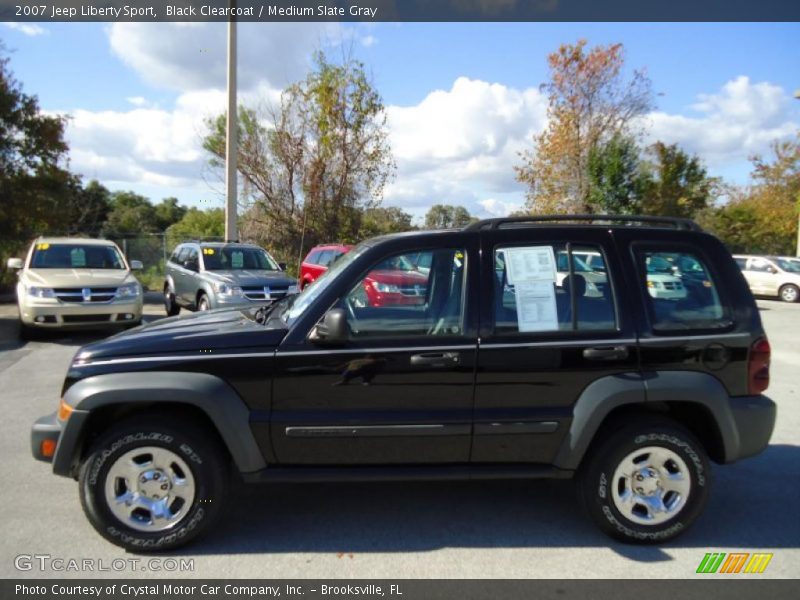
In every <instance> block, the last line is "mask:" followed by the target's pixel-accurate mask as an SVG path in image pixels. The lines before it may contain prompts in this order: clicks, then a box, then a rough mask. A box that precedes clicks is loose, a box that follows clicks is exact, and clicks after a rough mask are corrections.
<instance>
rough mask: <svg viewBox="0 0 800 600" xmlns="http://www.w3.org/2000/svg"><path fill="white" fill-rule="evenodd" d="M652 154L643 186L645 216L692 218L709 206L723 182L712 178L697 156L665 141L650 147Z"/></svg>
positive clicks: (646, 163) (646, 167) (648, 161)
mask: <svg viewBox="0 0 800 600" xmlns="http://www.w3.org/2000/svg"><path fill="white" fill-rule="evenodd" d="M648 155H649V158H650V160H647V161H646V162H645V164H644V167H645V175H644V179H643V183H642V201H641V210H642V213H643V214H647V215H660V216H669V217H689V218H691V217H694V215H695V214H696V213H698V212H699V211H701V210H703V209H705V208H706V207H707V206H708V205H709V203H710V202H711V200H712V199H713V197H714V195H715V192H716V189H717V186H718V183H719V182H718V180H717V179H714V178H712V177H709V176H708V173H707V172H706V169H705V167H704V166H703V165H702V163H701V162H700V159H699V158H698V157H697V156H690V155H689V154H687V153H686V152H684V151H683V150H682V149H681V148H679V147H678V146H677V145H676V144H672V145H667V144H664V143H663V142H656V143H655V144H653V145H652V146H650V148H649V149H648Z"/></svg>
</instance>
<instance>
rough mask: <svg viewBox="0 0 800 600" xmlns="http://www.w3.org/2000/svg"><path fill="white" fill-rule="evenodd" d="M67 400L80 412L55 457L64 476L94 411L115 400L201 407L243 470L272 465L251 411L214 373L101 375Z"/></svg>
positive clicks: (66, 426) (79, 385)
mask: <svg viewBox="0 0 800 600" xmlns="http://www.w3.org/2000/svg"><path fill="white" fill-rule="evenodd" d="M64 401H65V402H66V403H67V404H69V405H70V406H72V407H73V408H74V411H73V413H72V415H71V416H70V418H69V419H68V420H67V421H66V423H64V425H63V430H62V432H61V436H60V439H59V442H58V447H57V448H56V453H55V456H54V457H53V471H54V472H55V473H56V474H59V475H69V474H71V472H72V466H73V463H74V461H75V459H76V458H78V456H79V452H80V445H81V443H82V439H83V435H84V434H85V431H84V425H85V424H86V422H87V420H88V416H89V414H91V411H92V410H94V409H97V408H100V407H103V406H111V405H115V404H117V405H118V404H156V405H157V404H159V403H172V404H187V405H191V406H194V407H197V408H199V409H200V410H202V411H203V412H204V413H205V414H206V415H207V416H208V418H209V419H210V420H211V422H212V423H213V425H214V426H215V427H216V429H217V431H218V432H219V434H220V436H221V437H222V441H223V442H224V443H225V445H226V446H227V448H228V451H229V452H230V453H231V456H232V457H233V461H234V463H235V464H236V466H237V468H238V469H239V471H241V472H243V473H248V472H252V471H260V470H261V469H264V468H266V466H267V465H266V462H265V461H264V457H263V455H262V454H261V450H260V449H259V447H258V444H257V443H256V440H255V438H254V437H253V433H252V431H251V429H250V424H249V421H250V410H249V409H248V407H247V405H245V403H244V401H243V400H242V399H241V398H240V397H239V395H238V394H237V393H236V392H235V391H234V390H233V388H232V387H231V386H229V385H228V384H227V383H226V382H225V381H223V380H222V379H220V378H219V377H215V376H214V375H208V374H206V373H192V372H180V371H161V372H157V373H112V374H107V375H96V376H93V377H88V378H86V379H83V380H81V381H79V382H77V383H76V384H75V385H73V386H72V387H70V388H69V390H67V393H66V394H65V395H64Z"/></svg>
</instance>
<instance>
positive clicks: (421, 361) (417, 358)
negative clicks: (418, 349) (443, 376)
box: [411, 352, 461, 367]
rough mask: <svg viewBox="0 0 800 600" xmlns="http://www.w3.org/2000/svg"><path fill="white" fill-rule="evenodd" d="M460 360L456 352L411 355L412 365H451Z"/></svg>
mask: <svg viewBox="0 0 800 600" xmlns="http://www.w3.org/2000/svg"><path fill="white" fill-rule="evenodd" d="M460 360H461V355H460V354H459V353H458V352H426V353H425V354H415V355H413V356H412V357H411V366H412V367H452V366H453V365H457V364H458V363H459V361H460Z"/></svg>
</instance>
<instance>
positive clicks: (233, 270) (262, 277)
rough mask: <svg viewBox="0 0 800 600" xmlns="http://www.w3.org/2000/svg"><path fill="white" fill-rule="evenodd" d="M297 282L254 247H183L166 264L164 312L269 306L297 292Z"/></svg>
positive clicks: (197, 244) (193, 244)
mask: <svg viewBox="0 0 800 600" xmlns="http://www.w3.org/2000/svg"><path fill="white" fill-rule="evenodd" d="M297 291H298V289H297V282H296V281H294V280H293V279H290V278H289V277H288V276H287V275H286V273H284V270H283V265H280V264H279V263H277V262H276V261H275V259H274V258H272V256H270V254H269V253H268V252H267V251H266V250H264V249H263V248H259V247H258V246H255V245H252V244H239V243H222V242H218V243H210V242H187V243H184V244H180V245H179V246H178V247H177V248H175V251H174V252H173V253H172V255H171V256H170V258H169V260H168V261H167V267H166V279H165V281H164V307H165V308H166V311H167V314H168V315H170V316H172V315H177V314H178V313H179V312H180V309H181V308H186V309H189V310H209V309H212V308H220V307H227V306H242V305H245V306H247V305H251V304H256V303H268V302H271V301H272V300H277V299H279V298H283V297H284V296H286V295H287V294H295V293H297Z"/></svg>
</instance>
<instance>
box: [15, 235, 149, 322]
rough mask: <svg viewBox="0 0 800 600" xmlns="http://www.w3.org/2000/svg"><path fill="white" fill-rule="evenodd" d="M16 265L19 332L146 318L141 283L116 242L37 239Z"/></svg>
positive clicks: (138, 265)
mask: <svg viewBox="0 0 800 600" xmlns="http://www.w3.org/2000/svg"><path fill="white" fill-rule="evenodd" d="M8 268H9V269H16V270H18V271H19V273H18V282H17V305H18V307H19V317H20V335H21V336H22V337H23V338H25V337H30V335H31V334H32V333H33V332H35V331H36V330H43V329H56V328H61V327H70V328H72V327H97V326H101V325H107V326H111V325H135V324H137V323H139V322H141V320H142V295H143V292H142V286H141V284H140V283H139V282H138V281H137V279H136V278H135V277H134V276H133V273H132V272H131V271H132V269H141V268H142V263H140V262H139V261H136V260H135V261H132V262H131V264H130V265H129V264H128V261H127V260H126V259H125V257H124V256H123V254H122V252H120V249H119V248H118V247H117V245H116V244H115V243H114V242H111V241H108V240H91V239H79V238H39V239H37V240H36V241H34V242H33V244H31V247H30V250H29V251H28V255H27V257H26V258H25V260H23V259H21V258H9V259H8Z"/></svg>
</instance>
